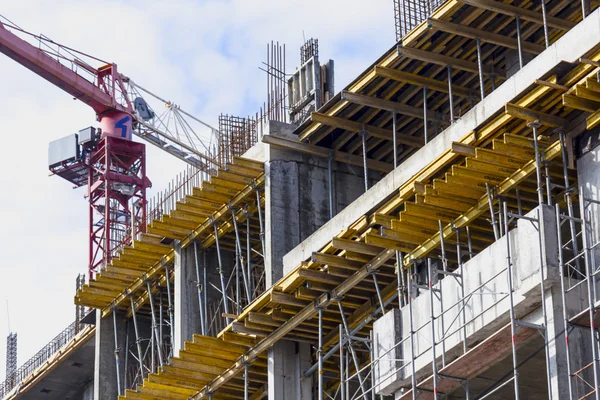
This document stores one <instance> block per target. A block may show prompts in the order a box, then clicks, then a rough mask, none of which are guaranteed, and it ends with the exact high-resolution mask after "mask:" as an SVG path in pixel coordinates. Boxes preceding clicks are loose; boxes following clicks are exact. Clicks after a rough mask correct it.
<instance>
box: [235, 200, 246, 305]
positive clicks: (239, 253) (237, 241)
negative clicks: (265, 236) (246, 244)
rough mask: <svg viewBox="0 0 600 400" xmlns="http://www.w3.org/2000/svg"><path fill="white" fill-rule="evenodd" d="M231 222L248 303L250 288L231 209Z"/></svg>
mask: <svg viewBox="0 0 600 400" xmlns="http://www.w3.org/2000/svg"><path fill="white" fill-rule="evenodd" d="M231 220H232V221H233V230H234V231H235V244H236V249H237V253H238V261H239V268H240V269H241V270H242V279H243V281H244V290H245V291H246V299H247V300H248V303H250V287H249V286H248V277H247V276H246V266H245V265H244V254H243V252H242V242H241V240H240V231H239V230H238V225H237V221H236V219H235V210H234V209H233V208H231ZM238 307H240V309H241V303H240V302H238Z"/></svg>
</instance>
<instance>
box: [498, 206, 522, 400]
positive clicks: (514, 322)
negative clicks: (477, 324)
mask: <svg viewBox="0 0 600 400" xmlns="http://www.w3.org/2000/svg"><path fill="white" fill-rule="evenodd" d="M502 206H503V209H504V230H505V231H506V235H504V236H505V238H506V264H507V268H506V271H507V273H508V298H509V302H510V309H509V311H510V336H511V347H512V360H513V384H514V388H515V400H519V371H518V370H517V367H518V361H517V344H516V343H515V336H516V333H517V320H516V317H515V302H514V298H513V275H512V272H513V268H512V261H511V257H510V235H509V234H508V231H509V226H508V207H507V204H506V202H505V203H503V204H502Z"/></svg>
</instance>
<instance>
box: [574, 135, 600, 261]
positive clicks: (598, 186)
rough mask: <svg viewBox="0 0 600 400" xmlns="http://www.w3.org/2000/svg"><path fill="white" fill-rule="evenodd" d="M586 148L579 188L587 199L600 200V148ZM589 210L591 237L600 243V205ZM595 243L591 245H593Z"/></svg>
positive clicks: (596, 254) (596, 256)
mask: <svg viewBox="0 0 600 400" xmlns="http://www.w3.org/2000/svg"><path fill="white" fill-rule="evenodd" d="M589 142H590V145H589V147H591V146H592V145H593V144H597V143H594V142H593V141H592V140H591V139H590V140H589ZM589 147H588V148H585V149H583V151H587V152H586V153H585V154H583V155H582V156H581V157H580V158H579V159H578V160H577V180H578V182H579V186H582V187H583V196H585V198H587V199H592V200H600V162H599V161H600V146H598V147H595V148H591V149H589ZM587 210H588V211H589V212H590V214H591V218H590V220H591V221H592V232H591V237H592V238H594V239H593V240H595V241H598V238H600V223H599V222H598V221H600V205H598V204H595V203H592V204H590V205H589V206H588V208H587ZM592 244H593V243H590V245H592ZM593 256H594V261H595V262H596V265H599V264H600V251H598V250H595V251H593Z"/></svg>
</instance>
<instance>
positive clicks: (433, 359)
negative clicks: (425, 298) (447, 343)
mask: <svg viewBox="0 0 600 400" xmlns="http://www.w3.org/2000/svg"><path fill="white" fill-rule="evenodd" d="M427 275H428V280H429V315H430V317H431V322H430V325H431V369H432V373H433V398H434V400H437V399H438V392H437V386H438V376H437V375H438V368H437V356H436V351H435V345H436V343H435V311H434V309H433V299H434V295H433V265H432V263H431V258H428V259H427Z"/></svg>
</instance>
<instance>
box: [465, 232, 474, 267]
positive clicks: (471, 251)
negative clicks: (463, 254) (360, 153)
mask: <svg viewBox="0 0 600 400" xmlns="http://www.w3.org/2000/svg"><path fill="white" fill-rule="evenodd" d="M466 231H467V248H468V249H469V260H470V259H471V258H473V242H472V241H471V229H470V228H469V227H468V226H467V228H466Z"/></svg>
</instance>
